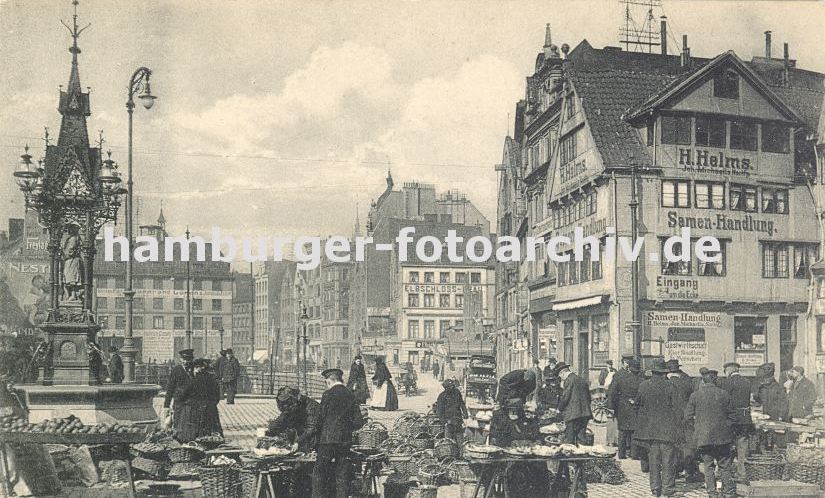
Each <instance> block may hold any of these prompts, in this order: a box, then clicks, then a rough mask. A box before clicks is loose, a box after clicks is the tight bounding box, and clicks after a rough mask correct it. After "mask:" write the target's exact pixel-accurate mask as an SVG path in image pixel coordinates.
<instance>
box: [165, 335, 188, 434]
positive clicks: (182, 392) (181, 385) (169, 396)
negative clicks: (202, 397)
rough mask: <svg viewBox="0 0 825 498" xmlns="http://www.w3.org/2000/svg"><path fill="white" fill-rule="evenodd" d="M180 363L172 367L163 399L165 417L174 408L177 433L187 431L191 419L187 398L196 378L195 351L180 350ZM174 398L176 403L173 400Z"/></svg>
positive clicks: (173, 418)
mask: <svg viewBox="0 0 825 498" xmlns="http://www.w3.org/2000/svg"><path fill="white" fill-rule="evenodd" d="M178 356H180V364H179V365H175V366H174V367H172V371H171V372H170V373H169V381H168V382H167V383H166V397H165V398H164V400H163V410H164V416H163V418H164V419H165V418H166V416H167V415H168V413H169V411H170V410H172V426H173V430H174V432H175V434H176V435H177V434H183V433H186V432H187V431H186V424H188V423H189V421H190V420H191V414H190V413H189V412H190V411H191V406H190V404H189V403H188V402H187V400H186V398H187V396H188V393H189V391H190V390H191V387H192V383H193V382H194V380H195V370H194V361H195V351H194V350H192V349H184V350H181V351H178ZM173 400H174V405H173V403H172V401H173Z"/></svg>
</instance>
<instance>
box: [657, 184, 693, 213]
mask: <svg viewBox="0 0 825 498" xmlns="http://www.w3.org/2000/svg"><path fill="white" fill-rule="evenodd" d="M662 207H690V182H688V181H683V180H662Z"/></svg>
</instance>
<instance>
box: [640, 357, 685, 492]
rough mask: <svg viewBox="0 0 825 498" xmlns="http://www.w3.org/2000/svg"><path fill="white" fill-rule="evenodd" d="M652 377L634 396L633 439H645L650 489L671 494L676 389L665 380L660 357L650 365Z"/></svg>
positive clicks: (642, 440)
mask: <svg viewBox="0 0 825 498" xmlns="http://www.w3.org/2000/svg"><path fill="white" fill-rule="evenodd" d="M651 373H652V377H651V378H650V380H645V381H643V382H642V383H641V384H640V385H639V395H638V397H637V399H636V404H637V406H638V410H639V411H638V419H637V427H636V431H635V433H634V434H633V437H634V439H637V440H639V441H641V442H642V443H644V444H645V445H646V446H647V448H648V451H647V456H648V461H649V465H650V492H651V493H652V494H653V496H662V495H664V496H672V495H673V493H674V492H675V486H676V471H675V470H676V469H675V468H674V454H675V452H676V443H677V441H678V438H679V434H678V431H676V430H674V429H675V428H676V427H678V424H679V420H680V418H679V417H678V416H677V414H676V403H677V401H676V389H675V388H674V387H673V384H671V383H670V382H668V380H667V377H666V376H667V374H668V373H669V370H668V368H667V365H665V363H664V362H663V361H661V360H658V361H656V362H655V363H654V364H653V366H652V367H651Z"/></svg>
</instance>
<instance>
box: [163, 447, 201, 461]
mask: <svg viewBox="0 0 825 498" xmlns="http://www.w3.org/2000/svg"><path fill="white" fill-rule="evenodd" d="M168 456H169V461H170V462H172V463H189V462H196V461H198V460H202V459H203V457H204V456H205V453H204V452H203V450H201V449H199V448H196V447H194V446H179V447H177V448H172V449H170V450H169V453H168Z"/></svg>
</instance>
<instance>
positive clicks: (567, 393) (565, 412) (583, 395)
mask: <svg viewBox="0 0 825 498" xmlns="http://www.w3.org/2000/svg"><path fill="white" fill-rule="evenodd" d="M553 372H554V373H555V374H556V375H557V376H558V377H559V378H560V379H561V383H562V392H561V398H559V407H558V410H559V413H561V416H562V420H564V424H565V428H564V442H565V443H571V444H579V443H582V442H584V435H585V431H586V430H587V422H588V421H589V420H590V419H591V418H593V412H591V411H590V386H588V385H587V381H586V380H584V379H582V378H581V377H579V376H578V375H576V374H574V373H573V372H571V371H570V365H568V364H567V363H564V362H562V363H559V364H558V365H556V366H555V367H554V368H553Z"/></svg>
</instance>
